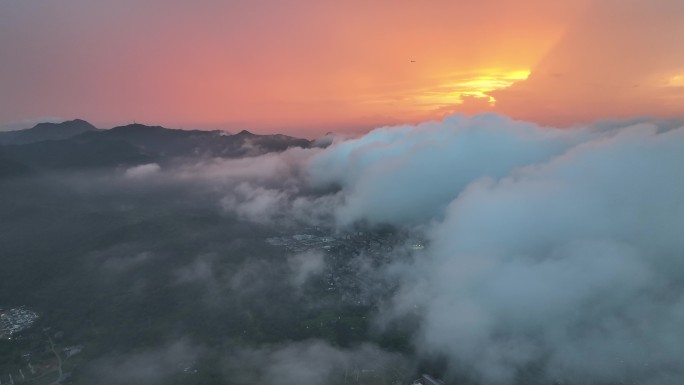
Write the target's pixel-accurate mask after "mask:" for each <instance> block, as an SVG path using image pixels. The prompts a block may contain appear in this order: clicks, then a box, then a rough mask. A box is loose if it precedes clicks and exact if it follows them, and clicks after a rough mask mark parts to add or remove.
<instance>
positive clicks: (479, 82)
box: [416, 69, 530, 108]
mask: <svg viewBox="0 0 684 385" xmlns="http://www.w3.org/2000/svg"><path fill="white" fill-rule="evenodd" d="M529 75H530V70H513V71H510V70H501V69H487V70H481V71H476V72H473V73H469V74H465V75H460V76H456V77H454V78H452V79H451V80H450V81H448V82H446V83H445V84H442V85H439V86H438V87H435V88H433V89H428V90H425V91H423V92H422V93H420V94H419V95H418V96H417V97H416V101H417V102H418V103H419V104H420V105H423V106H425V107H429V108H438V107H441V106H445V105H452V104H463V102H464V99H465V98H467V97H473V98H481V99H486V100H487V103H488V104H489V105H490V106H492V107H493V106H494V105H495V104H496V99H495V98H494V97H493V96H492V95H490V94H489V93H490V92H492V91H495V90H499V89H504V88H508V87H510V86H511V85H513V84H514V83H516V82H519V81H522V80H525V79H527V77H528V76H529Z"/></svg>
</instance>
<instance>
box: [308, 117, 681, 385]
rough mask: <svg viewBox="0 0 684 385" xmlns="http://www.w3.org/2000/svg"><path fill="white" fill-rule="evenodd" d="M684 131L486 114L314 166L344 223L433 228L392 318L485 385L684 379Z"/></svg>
mask: <svg viewBox="0 0 684 385" xmlns="http://www.w3.org/2000/svg"><path fill="white" fill-rule="evenodd" d="M683 166H684V128H672V127H664V126H658V125H657V124H648V123H639V124H636V125H629V126H625V127H619V128H616V124H615V123H611V124H610V125H605V124H596V125H594V126H591V127H586V128H578V129H573V130H558V129H552V128H543V127H538V126H536V125H533V124H530V123H523V122H514V121H510V120H508V119H506V118H503V117H500V116H495V115H482V116H476V117H473V118H465V117H462V116H455V117H451V118H448V119H446V120H445V121H443V122H431V123H426V124H422V125H419V126H415V127H411V126H405V127H394V128H382V129H378V130H375V131H372V132H371V133H369V134H367V135H366V136H364V137H361V138H358V139H354V140H348V141H345V142H342V143H338V144H335V145H333V146H332V147H330V148H328V149H327V150H325V151H324V152H321V153H320V154H318V155H316V156H315V157H314V158H313V159H312V160H311V162H310V163H309V169H310V173H311V176H312V178H313V180H312V183H316V184H319V185H326V184H337V185H340V186H342V192H341V195H342V197H343V199H342V202H343V203H341V204H340V205H339V206H338V207H336V209H335V212H336V218H337V221H338V223H340V224H347V223H351V222H354V221H357V220H367V221H369V222H371V223H379V222H389V223H393V224H397V225H421V224H422V225H424V226H428V227H427V228H428V231H427V236H428V238H429V240H430V242H429V244H430V247H429V249H428V250H426V251H427V253H426V255H424V256H423V257H422V259H420V260H416V261H414V262H413V263H412V264H411V265H410V266H402V267H396V266H395V268H398V269H399V271H402V269H403V271H404V274H400V275H399V277H401V279H402V282H401V290H400V293H399V294H398V295H397V296H396V297H395V298H394V302H393V306H392V307H391V311H390V312H389V313H388V314H385V316H386V317H395V316H401V315H402V314H407V313H410V312H412V311H413V309H415V305H417V306H418V308H419V309H420V315H421V316H420V317H421V326H420V330H419V334H418V335H417V336H416V345H417V347H418V348H419V350H420V351H422V352H423V353H429V354H432V353H439V354H443V355H446V357H448V360H449V363H450V367H451V368H453V370H454V372H456V371H459V372H460V373H461V374H462V373H464V372H465V373H467V375H468V376H470V377H471V378H473V379H475V380H476V381H478V382H480V383H483V384H511V383H514V382H516V381H523V383H524V382H525V378H526V377H525V376H529V378H543V379H546V380H549V381H551V380H561V381H570V382H572V383H584V382H582V381H593V383H601V382H619V381H630V382H637V383H639V384H654V385H655V384H680V383H684V365H682V363H681V360H680V358H681V357H683V356H684V329H683V328H682V325H684V285H683V284H682V282H684V237H682V234H684V167H683Z"/></svg>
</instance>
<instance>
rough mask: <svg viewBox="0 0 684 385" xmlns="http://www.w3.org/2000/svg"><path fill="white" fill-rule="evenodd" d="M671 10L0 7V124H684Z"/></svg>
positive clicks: (532, 4)
mask: <svg viewBox="0 0 684 385" xmlns="http://www.w3.org/2000/svg"><path fill="white" fill-rule="evenodd" d="M683 20H684V1H681V0H593V1H592V0H579V1H578V0H558V1H548V0H528V1H524V2H521V1H519V0H481V1H458V0H424V1H416V0H410V1H406V0H387V1H384V0H383V1H367V0H366V1H357V0H345V1H339V0H338V1H330V0H283V1H276V0H268V1H267V0H230V1H228V0H226V1H219V0H193V1H190V0H118V1H94V0H0V55H1V56H0V58H1V60H2V64H1V65H0V127H4V129H8V128H19V127H22V125H30V124H31V123H32V122H36V121H40V120H45V119H72V118H83V119H86V120H89V121H91V122H92V123H94V124H96V125H98V126H100V127H111V126H114V125H119V124H126V123H130V122H133V121H136V122H139V123H147V124H161V125H165V126H169V127H179V128H201V129H210V128H222V129H227V130H235V129H243V128H246V129H250V130H254V131H256V132H285V133H290V134H296V135H305V136H315V135H318V134H320V133H323V132H325V131H331V130H333V131H348V132H359V131H362V130H365V129H368V128H372V127H375V126H378V125H385V124H397V123H405V122H416V121H421V120H426V119H439V118H441V117H443V116H444V115H446V114H449V113H455V112H463V113H467V114H471V113H476V112H486V111H495V112H499V113H502V114H506V115H509V116H512V117H514V118H519V119H526V120H531V121H535V122H539V123H542V124H547V125H558V126H567V125H572V124H577V123H582V122H586V121H590V120H594V119H600V118H619V117H627V116H637V115H653V116H675V115H684V22H683Z"/></svg>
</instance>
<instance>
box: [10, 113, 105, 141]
mask: <svg viewBox="0 0 684 385" xmlns="http://www.w3.org/2000/svg"><path fill="white" fill-rule="evenodd" d="M96 130H97V127H95V126H93V125H92V124H90V123H88V122H86V121H85V120H82V119H74V120H67V121H65V122H61V123H49V122H46V123H38V124H36V125H35V126H33V127H31V128H27V129H23V130H17V131H7V132H3V133H0V144H26V143H34V142H42V141H45V140H61V139H67V138H70V137H72V136H75V135H78V134H82V133H84V132H88V131H96Z"/></svg>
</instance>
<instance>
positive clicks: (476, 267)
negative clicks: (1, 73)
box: [0, 115, 684, 385]
mask: <svg viewBox="0 0 684 385" xmlns="http://www.w3.org/2000/svg"><path fill="white" fill-rule="evenodd" d="M683 150H684V124H682V123H681V122H678V121H658V120H651V119H638V120H633V121H610V122H597V123H593V124H588V125H585V126H582V127H574V128H569V129H557V128H552V127H540V126H537V125H535V124H532V123H527V122H520V121H513V120H510V119H508V118H506V117H503V116H499V115H478V116H474V117H465V116H461V115H455V116H451V117H448V118H446V119H444V120H443V121H439V122H437V121H435V122H427V123H423V124H420V125H416V126H397V127H383V128H378V129H376V130H373V131H371V132H369V133H368V134H366V135H363V136H361V137H358V138H353V139H347V138H335V139H333V140H332V141H331V143H330V144H329V145H328V146H327V147H325V148H322V147H314V148H306V149H305V148H298V147H292V148H289V149H287V150H285V151H283V152H272V153H268V154H264V155H259V156H253V157H243V158H238V159H224V158H196V159H190V158H188V159H184V160H183V161H182V162H180V161H179V162H169V163H168V164H157V163H149V164H140V165H136V166H133V167H124V168H119V169H116V170H108V171H93V170H90V171H87V172H86V171H84V172H68V173H67V172H64V173H53V174H48V175H37V176H35V175H34V176H28V177H25V178H18V179H12V180H5V181H0V193H1V195H2V198H1V199H0V215H2V217H3V218H4V219H3V221H2V223H0V230H1V233H0V234H2V235H0V240H2V243H3V244H4V245H6V246H5V247H3V250H2V251H1V252H0V254H1V257H2V258H3V260H4V261H7V262H6V266H8V268H6V269H3V272H0V281H1V282H3V283H2V284H0V285H1V286H0V287H2V294H0V301H3V302H4V303H7V304H11V303H28V304H31V305H32V306H36V307H41V306H47V304H48V303H51V301H53V299H54V298H56V297H57V298H61V299H67V300H68V301H74V303H75V305H74V306H72V308H75V309H78V310H73V311H72V312H70V313H67V314H64V313H63V312H62V311H61V310H59V309H54V310H51V313H50V314H49V316H50V317H52V319H55V320H57V319H61V320H64V319H68V321H55V323H56V324H57V323H59V322H63V325H61V327H62V328H69V327H70V328H72V330H78V331H79V332H78V333H76V332H75V333H74V336H75V337H74V338H82V339H87V338H90V337H87V336H89V335H91V334H89V333H95V334H92V335H97V334H96V333H97V329H98V324H100V323H103V322H106V321H105V319H107V317H110V318H111V317H119V316H121V314H126V317H129V318H125V317H123V316H122V320H121V325H125V327H124V326H122V328H121V329H120V330H119V329H113V330H112V331H111V336H110V337H108V339H104V338H101V339H100V340H99V341H100V342H99V343H100V344H102V346H100V347H99V349H100V350H98V351H99V352H102V353H101V354H100V353H98V354H99V356H98V358H97V359H96V360H93V361H92V362H89V363H86V364H85V368H84V369H83V372H82V373H81V374H82V377H81V378H83V379H88V380H89V381H96V380H95V379H97V378H105V377H106V378H107V380H106V381H104V380H102V381H99V382H100V383H112V384H115V383H133V382H140V383H173V381H176V380H178V378H177V377H174V376H173V375H170V374H169V373H170V372H173V370H177V368H178V367H180V366H182V365H185V366H187V367H190V368H191V370H194V369H195V368H197V369H198V370H200V371H201V370H205V372H204V373H210V375H209V374H206V376H207V377H205V381H206V383H212V382H211V381H214V383H239V384H242V383H245V384H246V383H254V382H258V383H268V384H276V385H278V384H283V385H288V384H311V385H313V384H318V385H320V384H337V383H340V384H347V383H368V384H374V383H378V384H380V383H389V382H387V381H400V382H401V381H408V380H410V378H411V376H412V375H415V374H417V373H419V372H420V371H425V370H435V371H437V372H438V373H436V374H437V375H439V376H441V377H443V378H444V379H445V380H446V381H447V383H455V384H456V383H459V384H460V383H464V384H466V383H467V384H482V385H504V384H551V383H558V384H587V383H591V384H614V383H634V384H646V385H662V384H680V383H682V382H683V381H684V365H682V363H681V362H680V361H681V359H680V357H682V356H684V331H683V329H682V325H683V324H684V286H683V284H682V283H683V282H684V254H683V252H684V237H682V234H684V167H682V165H684V151H683ZM387 229H390V230H387ZM387 231H389V233H390V235H388V236H387V238H386V239H392V241H391V242H389V241H388V243H387V245H386V244H384V243H382V242H379V241H367V240H364V239H361V240H360V241H358V242H359V244H360V245H363V249H361V250H356V249H354V248H353V247H351V246H344V247H342V248H340V249H338V250H342V251H339V252H338V254H336V255H338V256H344V259H343V262H340V260H339V259H331V258H332V257H330V255H331V254H330V251H329V249H323V248H320V247H318V248H311V249H310V250H305V251H293V250H286V249H284V248H283V247H279V246H278V245H277V244H275V245H274V244H273V242H271V243H270V244H269V243H268V242H266V241H265V240H267V239H272V238H274V237H290V236H292V235H294V234H310V233H317V234H319V235H320V236H321V237H324V236H327V237H332V238H335V239H336V240H339V242H340V244H342V245H344V242H348V243H349V244H352V243H353V242H355V241H354V238H353V237H354V236H359V237H360V235H358V234H364V235H363V236H366V235H365V234H370V233H374V232H387ZM383 234H384V233H383ZM392 237H394V238H392ZM332 238H331V239H332ZM383 239H385V238H383ZM345 240H349V241H345ZM418 240H419V241H418ZM364 242H365V243H364ZM374 242H375V243H378V244H379V245H380V246H377V247H375V246H373V245H374V244H375V243H374ZM383 242H384V241H383ZM374 247H375V248H374ZM345 250H346V251H345ZM333 261H335V262H334V263H336V264H339V265H335V266H333V265H332V263H333ZM378 261H382V262H378ZM340 266H341V267H340ZM70 274H78V275H79V276H80V277H81V278H79V281H78V282H77V283H75V282H71V281H65V280H64V279H63V278H62V277H67V276H70ZM341 274H348V275H350V276H351V277H358V279H359V280H361V281H362V282H363V284H360V285H361V286H362V287H363V288H364V290H366V292H370V293H365V294H364V296H363V297H362V299H357V298H356V297H353V296H350V295H348V294H345V293H344V292H343V291H344V289H340V288H339V287H336V286H334V285H333V286H330V284H328V283H326V282H328V281H330V282H332V281H334V280H335V279H336V278H337V276H338V275H341ZM18 275H24V276H26V277H29V278H26V279H21V280H17V279H15V278H16V277H17V276H18ZM354 279H357V278H354ZM354 279H349V281H350V282H353V281H354ZM326 280H328V281H326ZM335 282H337V281H335ZM342 282H347V281H345V280H344V279H342ZM350 287H352V288H355V289H354V290H356V289H358V288H357V287H356V286H353V285H350ZM95 295H97V296H102V298H104V300H103V302H98V301H96V300H94V299H93V296H95ZM352 297H353V298H354V299H353V300H349V298H352ZM355 301H358V302H355ZM99 307H104V308H107V309H108V310H102V309H99ZM355 312H356V313H355ZM159 314H163V315H164V316H157V315H159ZM349 314H359V315H360V316H359V317H358V320H363V323H356V322H357V321H356V318H354V321H353V322H352V321H350V319H351V318H345V317H350V316H349ZM336 317H337V319H336ZM361 317H362V318H361ZM124 318H125V319H124ZM345 319H346V320H347V321H345ZM344 322H347V323H344ZM67 324H70V325H68V326H67ZM131 325H134V326H135V325H137V326H135V327H131ZM350 325H351V326H350ZM137 328H139V329H137ZM397 335H400V336H401V338H403V339H405V340H406V341H407V343H406V344H404V343H395V342H396V340H393V339H392V338H394V337H396V336H397ZM121 336H125V338H124V337H121ZM393 336H394V337H393ZM396 338H399V337H396ZM401 338H400V339H401ZM122 339H126V340H127V341H136V342H134V343H123V342H121V341H122ZM388 341H389V342H388ZM391 341H395V342H391ZM120 342H121V343H120ZM181 361H182V364H181V363H179V362H181ZM203 362H213V363H214V364H213V366H212V368H214V369H207V368H204V367H203V365H205V364H203ZM203 368H204V369H203ZM216 368H220V369H216ZM392 368H402V369H401V370H400V372H401V373H399V374H397V370H395V369H392ZM361 370H368V372H363V373H362V375H361V377H360V379H359V373H361V372H360V371H361ZM393 371H394V372H393ZM350 373H351V374H350ZM371 373H374V374H372V375H371ZM387 373H394V374H393V375H389V374H387ZM185 375H186V377H184V378H186V379H187V378H190V377H187V376H188V375H187V373H186V374H185ZM355 375H356V377H354V376H355ZM364 376H365V377H364ZM206 378H213V380H211V381H210V380H207V379H206ZM354 378H356V381H357V382H353V381H354ZM188 381H189V380H188ZM359 381H361V382H359ZM363 381H365V382H363ZM96 382H97V381H96ZM179 383H182V381H181V382H179Z"/></svg>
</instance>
